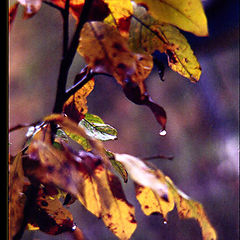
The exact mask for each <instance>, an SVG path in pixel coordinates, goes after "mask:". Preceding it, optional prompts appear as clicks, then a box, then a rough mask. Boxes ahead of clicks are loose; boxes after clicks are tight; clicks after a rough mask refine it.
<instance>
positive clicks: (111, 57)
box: [78, 22, 153, 94]
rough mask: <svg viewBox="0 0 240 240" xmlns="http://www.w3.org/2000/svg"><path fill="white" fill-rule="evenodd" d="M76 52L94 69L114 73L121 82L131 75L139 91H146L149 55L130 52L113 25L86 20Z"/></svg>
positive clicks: (151, 63) (150, 68)
mask: <svg viewBox="0 0 240 240" xmlns="http://www.w3.org/2000/svg"><path fill="white" fill-rule="evenodd" d="M93 45H94V48H92V46H93ZM78 52H79V53H80V55H82V56H83V57H84V58H85V60H86V62H87V64H88V66H89V68H92V69H93V70H94V72H97V73H107V74H110V75H113V76H114V78H115V79H116V80H117V82H118V83H119V84H121V85H122V86H123V85H124V84H125V80H126V79H129V78H131V80H132V81H133V82H135V83H137V84H138V85H139V87H140V89H141V93H142V94H144V93H145V86H144V83H143V81H144V80H145V79H146V78H147V76H148V75H149V74H150V72H151V70H152V67H153V62H152V57H151V56H145V55H141V54H134V53H132V52H131V51H130V50H129V47H128V43H127V41H126V39H125V38H123V37H122V36H121V35H120V33H119V32H118V31H117V30H116V29H114V28H113V27H111V26H109V25H108V24H105V23H102V22H88V23H86V24H85V25H84V27H83V29H82V32H81V37H80V44H79V46H78Z"/></svg>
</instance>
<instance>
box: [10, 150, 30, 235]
mask: <svg viewBox="0 0 240 240" xmlns="http://www.w3.org/2000/svg"><path fill="white" fill-rule="evenodd" d="M24 185H25V177H24V172H23V167H22V152H20V153H18V154H17V155H16V156H15V157H14V161H13V163H12V164H11V165H9V186H8V189H9V208H8V211H9V225H8V226H9V239H13V237H14V236H15V235H16V233H17V232H18V231H19V230H20V228H21V226H22V221H23V219H24V207H25V202H26V196H25V195H24V193H23V192H24Z"/></svg>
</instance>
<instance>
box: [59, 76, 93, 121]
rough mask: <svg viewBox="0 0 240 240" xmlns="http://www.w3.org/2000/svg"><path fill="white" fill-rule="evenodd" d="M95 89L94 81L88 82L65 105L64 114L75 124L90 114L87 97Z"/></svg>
mask: <svg viewBox="0 0 240 240" xmlns="http://www.w3.org/2000/svg"><path fill="white" fill-rule="evenodd" d="M93 89H94V79H92V80H90V81H88V82H87V83H86V84H85V85H84V86H83V87H82V88H80V89H79V90H78V91H77V92H76V93H75V94H73V95H72V96H71V97H70V98H69V99H68V100H67V101H66V102H65V103H64V105H63V112H64V113H65V114H66V115H67V116H68V117H69V118H71V119H72V120H73V121H75V122H77V123H78V122H79V121H80V120H81V119H83V118H84V115H85V114H86V113H87V112H88V107H87V96H88V95H89V94H90V93H91V92H92V91H93Z"/></svg>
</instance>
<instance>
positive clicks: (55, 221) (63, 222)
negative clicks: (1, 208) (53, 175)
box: [29, 188, 74, 235]
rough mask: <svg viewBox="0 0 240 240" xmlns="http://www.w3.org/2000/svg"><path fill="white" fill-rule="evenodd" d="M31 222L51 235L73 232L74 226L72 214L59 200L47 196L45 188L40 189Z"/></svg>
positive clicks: (32, 210) (32, 211)
mask: <svg viewBox="0 0 240 240" xmlns="http://www.w3.org/2000/svg"><path fill="white" fill-rule="evenodd" d="M29 222H30V223H31V224H32V225H33V226H35V227H39V229H40V230H41V231H43V232H45V233H48V234H51V235H57V234H60V233H62V232H69V231H72V228H73V226H74V224H73V217H72V214H71V213H70V212H69V211H68V210H67V209H65V208H64V207H63V205H62V203H61V202H60V201H59V200H58V199H57V198H54V197H52V196H49V195H48V194H46V193H45V191H44V188H40V190H39V192H38V196H37V198H36V202H35V204H34V206H33V207H32V209H31V215H30V219H29Z"/></svg>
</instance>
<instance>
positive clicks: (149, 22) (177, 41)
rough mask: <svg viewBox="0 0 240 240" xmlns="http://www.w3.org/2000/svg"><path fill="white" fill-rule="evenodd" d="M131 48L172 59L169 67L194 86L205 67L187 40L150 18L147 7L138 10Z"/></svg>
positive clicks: (131, 38)
mask: <svg viewBox="0 0 240 240" xmlns="http://www.w3.org/2000/svg"><path fill="white" fill-rule="evenodd" d="M129 46H130V47H131V49H133V50H134V51H138V52H144V53H148V54H152V53H154V51H156V50H158V51H160V52H162V53H165V54H166V55H167V56H168V65H169V67H170V68H171V69H172V70H173V71H176V72H178V73H179V74H181V75H182V76H184V77H186V78H188V79H190V80H191V81H192V82H196V81H198V80H199V78H200V75H201V67H200V64H199V63H198V61H197V58H196V57H195V55H194V53H193V51H192V49H191V47H190V45H189V43H188V41H187V39H186V38H185V37H184V36H183V35H182V34H181V33H180V31H179V30H178V29H177V28H176V27H174V26H172V25H169V24H164V23H160V22H159V21H157V20H155V19H153V18H152V17H151V16H149V15H148V14H147V12H146V10H145V9H144V8H143V7H136V6H135V7H134V18H133V19H132V21H131V27H130V37H129Z"/></svg>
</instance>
